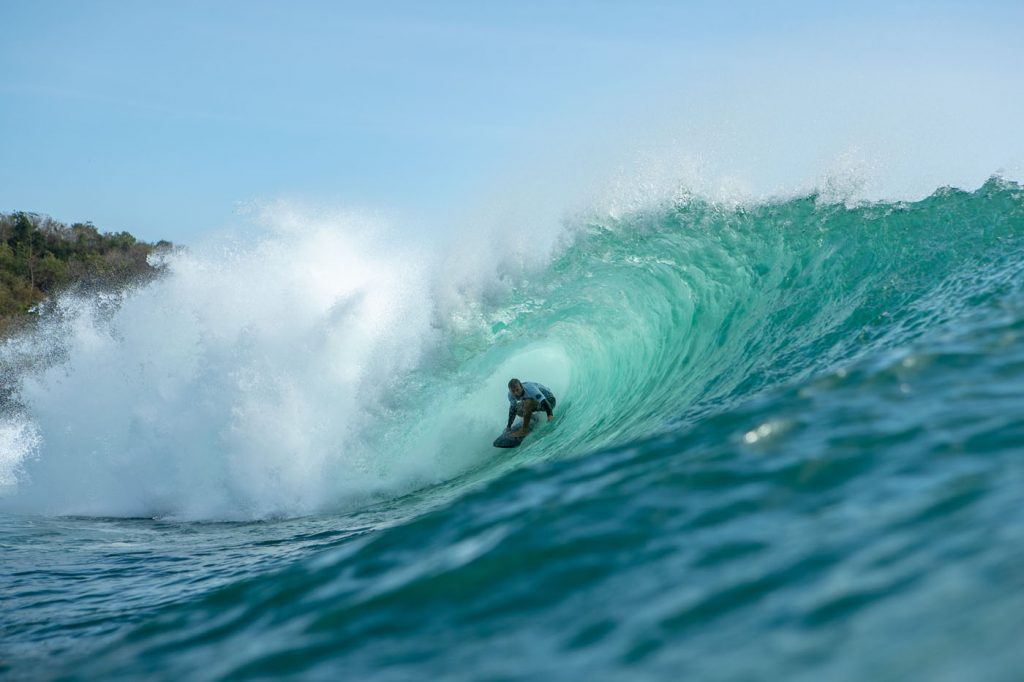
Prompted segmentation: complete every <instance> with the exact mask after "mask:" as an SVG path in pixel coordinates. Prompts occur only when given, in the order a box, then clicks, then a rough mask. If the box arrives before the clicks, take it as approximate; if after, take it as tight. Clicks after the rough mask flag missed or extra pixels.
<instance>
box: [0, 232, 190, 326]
mask: <svg viewBox="0 0 1024 682" xmlns="http://www.w3.org/2000/svg"><path fill="white" fill-rule="evenodd" d="M164 248H171V244H170V242H166V241H160V242H157V243H156V244H149V243H146V242H140V241H138V240H136V239H135V237H133V236H132V235H130V234H128V233H127V232H118V233H116V234H110V233H100V232H99V231H98V230H97V229H96V228H95V227H93V225H92V224H91V223H75V224H73V225H71V226H70V227H68V226H67V225H64V224H63V223H59V222H57V221H55V220H53V219H51V218H49V217H46V216H40V215H37V214H35V213H10V214H2V213H0V333H4V332H7V331H10V330H11V329H12V328H13V327H16V326H18V325H19V324H20V323H21V322H23V321H24V320H25V319H26V317H27V314H28V312H29V311H30V310H31V309H32V307H33V306H36V305H38V304H39V303H40V302H42V301H43V300H45V299H46V298H47V297H49V296H51V295H53V294H54V293H56V292H58V291H60V290H62V289H65V288H67V287H69V286H72V285H75V284H80V283H81V284H86V285H90V286H100V287H112V286H114V287H116V286H124V285H126V284H129V283H131V282H137V281H144V280H147V279H150V278H152V277H153V276H154V275H156V273H157V269H156V268H155V267H153V266H152V265H150V264H149V262H148V260H147V256H149V254H150V253H152V252H153V251H154V250H156V249H164Z"/></svg>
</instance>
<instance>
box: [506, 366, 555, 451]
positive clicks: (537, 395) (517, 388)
mask: <svg viewBox="0 0 1024 682" xmlns="http://www.w3.org/2000/svg"><path fill="white" fill-rule="evenodd" d="M508 402H509V408H508V424H507V425H506V426H505V429H506V430H508V429H511V428H512V422H514V421H515V419H516V415H517V414H520V415H522V417H523V425H522V426H521V427H520V428H519V430H518V431H515V432H513V433H512V434H510V435H512V436H515V437H516V438H522V437H524V436H525V435H526V434H527V433H529V429H530V418H531V417H532V416H533V413H534V412H536V411H538V410H544V411H545V412H546V413H547V415H548V421H551V420H552V419H554V418H555V413H554V408H555V394H554V393H552V392H551V391H550V390H549V389H548V387H547V386H544V385H542V384H538V383H536V382H533V381H520V380H519V379H511V380H510V381H509V382H508Z"/></svg>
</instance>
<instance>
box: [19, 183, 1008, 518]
mask: <svg viewBox="0 0 1024 682" xmlns="http://www.w3.org/2000/svg"><path fill="white" fill-rule="evenodd" d="M279 227H280V229H278V230H277V231H275V232H272V233H271V234H269V235H267V236H265V237H264V238H262V239H260V240H258V241H257V242H256V243H255V244H247V245H243V244H240V243H236V244H225V243H223V242H220V243H217V244H211V245H207V246H206V247H203V248H198V249H195V250H193V251H190V252H184V253H179V254H175V255H174V256H171V257H170V260H169V262H168V272H167V274H166V276H164V277H163V278H162V279H160V280H159V281H157V282H154V283H152V284H150V285H148V286H145V287H142V288H138V289H134V290H130V291H127V292H125V293H124V294H123V295H122V296H121V297H120V298H119V299H117V300H116V301H109V300H106V301H104V300H99V299H97V298H96V297H87V296H81V295H79V296H75V295H67V296H65V297H63V298H62V299H60V301H59V302H58V304H57V306H56V309H55V311H54V312H53V313H52V314H50V315H47V316H46V317H44V318H43V319H41V320H40V324H39V327H38V329H37V330H36V331H35V332H34V333H33V334H32V335H31V336H29V337H24V338H21V339H17V340H12V341H9V342H7V343H6V344H5V346H4V348H3V351H2V362H3V364H4V367H5V368H7V369H6V371H7V373H8V374H9V375H12V376H11V377H9V381H13V383H14V384H15V386H16V388H15V391H14V398H15V402H16V403H17V404H18V405H19V408H18V410H16V411H11V412H9V413H8V414H7V415H6V416H5V417H4V418H3V422H2V424H0V438H2V439H3V443H4V445H5V447H4V452H3V453H2V455H0V457H2V459H0V476H3V479H2V480H0V485H4V484H6V486H5V489H6V491H7V492H6V493H5V496H4V497H3V498H2V499H0V507H2V508H7V509H12V510H27V511H33V512H41V513H49V514H86V515H104V516H165V517H174V518H192V519H213V518H216V519H223V518H229V519H230V518H243V519H244V518H268V517H277V516H296V515H303V514H310V513H318V512H322V511H325V510H333V509H340V508H351V507H353V506H360V505H365V504H367V503H369V502H371V501H374V500H379V499H382V498H391V497H395V496H398V495H401V494H403V493H406V492H409V491H412V490H416V489H419V488H423V487H424V486H430V485H433V484H437V483H441V482H445V481H449V482H451V481H453V480H454V481H456V483H455V485H456V487H459V486H463V485H471V484H473V483H474V482H476V481H479V480H480V479H481V478H489V477H494V476H498V475H501V474H502V472H504V471H507V470H508V469H509V468H512V467H518V466H522V465H524V464H529V463H531V462H536V461H542V460H547V459H550V458H556V457H570V456H578V455H581V454H585V453H587V452H592V451H595V450H597V449H601V448H605V447H609V446H612V445H620V446H621V445H623V444H628V443H629V442H631V441H634V440H636V439H640V438H646V437H650V436H652V435H655V434H658V433H662V432H665V431H671V430H679V429H684V428H687V427H688V426H689V425H692V424H694V423H697V422H699V421H701V420H703V419H705V418H707V417H708V416H709V415H712V414H715V413H719V412H722V411H724V410H728V409H730V408H731V407H733V406H735V405H737V404H739V403H742V402H744V401H747V400H750V399H751V398H753V397H754V396H757V395H760V394H763V393H764V392H765V391H768V390H770V389H772V388H775V387H778V386H780V385H785V384H792V383H796V382H800V381H802V380H804V379H806V378H808V377H811V376H814V375H817V374H820V373H822V372H826V371H834V370H836V369H837V368H842V367H845V366H847V365H849V364H851V363H853V362H854V361H856V360H857V359H858V358H863V357H865V356H868V355H871V354H875V355H877V354H879V353H881V354H885V353H889V352H898V349H899V348H900V347H901V346H902V345H904V344H907V343H909V342H910V341H912V340H913V339H914V338H916V337H917V336H919V335H921V334H924V333H927V332H928V331H929V330H936V329H941V328H943V326H944V325H946V326H948V325H950V324H955V322H956V320H957V319H960V318H962V317H963V316H964V315H967V314H969V313H970V310H971V306H972V297H973V296H976V295H978V294H977V292H978V291H984V290H988V289H986V287H987V288H989V289H991V288H992V287H998V286H1003V285H1004V284H1005V282H1007V281H1008V280H1010V279H1012V277H1013V276H1014V275H1013V273H1014V272H1016V271H1015V270H1014V268H1015V267H1016V265H1015V264H1016V263H1019V262H1021V261H1022V259H1021V255H1022V251H1021V249H1022V242H1021V239H1022V235H1024V192H1022V189H1021V187H1020V186H1019V185H1017V184H1015V183H1012V182H1008V181H1004V180H1000V179H998V178H993V179H992V180H990V181H989V182H987V183H986V184H985V185H983V186H982V187H981V188H979V189H978V190H976V191H973V192H967V191H961V190H956V189H951V188H943V189H940V190H938V191H936V192H935V193H934V194H932V195H931V196H929V197H927V198H925V199H923V200H921V201H916V202H875V203H864V204H858V205H846V204H843V203H839V202H835V201H832V200H829V199H828V198H826V197H824V196H822V195H817V194H811V195H808V196H802V197H796V198H791V199H786V200H777V201H769V202H764V203H759V204H750V205H745V206H735V205H723V204H721V203H715V202H711V201H707V200H703V199H700V198H697V197H682V198H676V199H675V200H673V201H669V202H663V203H660V204H655V205H649V206H648V207H646V208H644V209H642V210H636V211H633V212H630V213H629V214H627V215H623V216H615V217H609V216H607V215H604V216H595V215H591V216H582V217H577V218H575V219H573V220H570V221H568V222H567V223H566V225H565V226H564V231H563V232H562V233H561V236H560V239H561V241H558V240H555V239H551V240H549V241H548V242H547V243H545V244H543V245H541V246H539V247H536V248H534V247H531V246H528V245H527V246H523V245H522V244H513V245H512V248H504V247H505V246H506V245H505V244H498V245H495V244H493V243H492V244H490V246H489V248H487V249H482V250H477V251H473V250H471V249H470V250H467V249H466V248H463V249H459V250H454V249H453V250H449V251H448V252H447V253H442V254H441V255H440V256H439V257H436V258H435V257H433V256H428V255H425V254H424V253H422V252H417V251H416V250H415V249H413V248H411V247H409V246H407V245H401V244H399V243H397V242H396V241H395V240H393V239H392V240H388V239H383V238H379V237H375V236H373V235H372V234H370V233H368V232H367V231H366V230H365V229H362V228H361V227H360V226H359V225H357V224H355V223H354V222H353V221H352V220H350V219H346V220H326V221H323V220H321V221H317V220H306V219H300V220H291V221H284V223H283V224H282V225H280V226H279ZM467 253H469V254H470V255H469V256H467ZM496 254H499V255H496ZM979 287H980V288H979ZM26 357H30V358H33V359H34V360H33V364H32V367H31V369H23V368H22V367H23V366H24V361H23V359H24V358H26ZM16 368H17V369H16ZM510 376H519V377H521V378H523V379H530V380H537V381H542V382H543V383H545V384H547V385H548V386H550V387H551V388H552V389H553V390H554V392H555V394H556V395H557V396H558V399H559V400H558V402H559V409H558V416H557V419H556V421H555V423H554V424H552V425H551V426H548V427H545V429H543V430H542V431H541V432H540V433H539V434H538V435H537V436H535V437H532V438H531V441H532V442H530V441H528V442H527V444H526V445H524V447H522V448H520V449H519V450H518V451H515V453H514V454H513V455H511V456H506V455H504V454H503V455H501V456H498V455H496V454H495V451H494V450H493V449H492V448H491V447H490V441H491V440H492V439H493V437H494V435H496V432H497V431H499V430H500V428H501V427H502V426H503V424H504V419H505V402H504V385H505V382H506V381H507V380H508V378H509V377H510Z"/></svg>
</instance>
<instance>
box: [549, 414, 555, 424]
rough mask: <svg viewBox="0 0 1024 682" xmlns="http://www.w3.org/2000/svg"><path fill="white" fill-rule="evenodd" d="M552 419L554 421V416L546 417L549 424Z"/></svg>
mask: <svg viewBox="0 0 1024 682" xmlns="http://www.w3.org/2000/svg"><path fill="white" fill-rule="evenodd" d="M554 419H555V415H553V414H549V415H548V421H549V422H550V421H554Z"/></svg>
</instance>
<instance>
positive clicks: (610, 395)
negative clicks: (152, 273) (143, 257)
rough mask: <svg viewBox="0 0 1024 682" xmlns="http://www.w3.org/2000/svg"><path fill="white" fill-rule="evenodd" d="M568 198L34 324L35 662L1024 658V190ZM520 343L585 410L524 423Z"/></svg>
mask: <svg viewBox="0 0 1024 682" xmlns="http://www.w3.org/2000/svg"><path fill="white" fill-rule="evenodd" d="M569 223H570V224H567V225H566V227H565V230H564V233H563V234H562V235H561V237H560V239H559V240H558V241H557V242H554V243H552V244H550V245H548V246H549V248H547V250H545V251H544V252H543V254H542V256H540V257H532V258H528V257H526V256H527V255H529V254H526V255H524V256H523V258H522V259H520V260H519V261H517V260H516V259H515V258H513V259H511V260H510V261H508V262H506V263H505V265H502V266H500V267H495V268H494V269H493V270H491V271H488V272H487V273H486V276H484V275H481V274H479V273H476V275H473V272H474V271H473V268H472V267H469V266H470V265H474V264H476V265H479V264H480V263H482V262H490V260H491V259H488V258H479V259H477V260H476V261H474V257H473V250H472V248H471V245H467V247H466V251H465V253H455V254H450V259H449V260H448V261H445V262H442V263H441V264H436V263H433V262H428V261H427V259H425V258H420V257H417V254H416V253H415V252H409V251H408V250H403V249H401V248H393V249H388V248H383V247H381V246H380V245H379V244H377V243H376V242H374V241H373V239H372V238H370V237H366V238H365V239H364V238H363V237H356V236H353V235H352V234H350V233H349V232H347V231H346V230H343V229H336V228H333V227H324V226H320V227H311V228H309V229H306V230H303V231H300V232H294V231H293V232H287V231H286V232H282V233H278V234H274V235H270V236H267V237H266V238H265V239H263V240H262V241H258V242H257V243H255V244H244V245H243V244H239V245H237V247H238V248H229V247H227V246H223V247H222V248H221V249H219V250H218V249H206V250H203V249H195V250H191V251H182V252H179V253H177V254H172V255H171V256H168V262H167V263H165V265H164V267H165V273H164V275H163V276H161V277H160V278H159V279H158V280H157V281H155V282H152V283H150V284H148V285H146V286H140V287H137V288H132V289H128V290H126V291H124V292H121V293H119V294H110V293H108V294H98V293H95V292H91V293H90V292H86V291H78V292H70V293H68V294H67V295H66V296H64V297H62V298H61V299H60V300H58V301H55V302H54V303H53V305H51V306H49V307H48V308H47V309H46V310H45V311H43V312H42V314H41V315H40V316H39V319H38V323H37V325H36V326H35V329H34V330H33V331H31V332H30V333H28V334H25V335H22V336H19V337H17V338H13V339H10V340H8V341H6V342H5V343H4V345H3V346H2V350H0V363H2V370H3V381H4V385H5V387H6V390H7V398H6V399H5V402H4V406H3V414H2V417H0V557H2V560H0V604H2V611H0V613H2V615H0V677H2V678H4V679H11V680H34V679H67V680H79V679H81V680H96V679H132V680H135V679H153V680H182V679H189V680H207V679H269V678H292V679H317V680H319V679H351V680H432V679H445V680H536V679H566V680H578V679H581V678H584V677H586V678H590V679H599V680H638V679H644V680H646V679H659V680H660V679H663V680H683V679H692V680H708V681H715V680H723V681H724V680H807V681H812V680H814V681H816V680H822V679H828V680H850V681H854V680H856V681H861V680H928V681H941V680H949V681H961V680H989V681H1001V680H1005V681H1007V682H1009V681H1012V680H1020V679H1022V675H1024V673H1022V671H1024V648H1022V647H1021V646H1020V642H1021V641H1024V188H1022V187H1021V186H1020V185H1017V184H1015V183H1013V182H1010V181H1005V180H1001V179H998V178H993V179H991V180H989V181H988V182H986V183H985V184H984V185H983V186H981V187H980V188H977V189H975V190H974V191H964V190H959V189H950V188H940V189H937V190H936V191H935V192H934V193H933V194H932V195H931V196H928V197H927V198H924V199H922V200H919V201H913V202H866V203H855V204H854V203H843V202H835V201H831V200H827V199H825V198H823V197H821V196H818V195H813V194H812V195H809V196H798V197H794V198H788V199H779V200H774V201H766V202H762V203H756V204H746V205H721V204H718V203H714V202H709V201H704V200H701V199H698V198H694V197H679V198H676V199H675V200H673V201H667V202H662V203H656V204H652V205H650V206H648V207H647V208H645V209H642V210H635V211H633V212H630V213H625V214H617V215H615V216H607V215H586V216H581V217H578V218H573V219H572V220H570V221H569ZM534 256H536V254H534ZM481 267H482V266H481ZM439 273H442V274H441V275H439ZM470 275H473V276H470ZM512 376H518V377H520V378H522V379H525V380H533V381H540V382H542V383H545V384H546V385H548V386H549V387H551V389H552V390H553V391H554V392H555V394H556V395H557V397H558V407H557V409H556V418H555V419H554V421H552V422H551V423H550V424H544V425H543V426H542V427H541V428H540V429H538V430H537V431H536V432H535V433H534V434H532V435H531V436H530V437H529V438H528V439H527V440H526V442H525V443H524V445H523V446H522V447H520V448H518V449H516V450H498V449H495V448H493V447H491V441H492V440H493V439H494V437H495V436H497V435H498V433H500V431H501V429H502V428H503V427H504V422H505V416H506V409H507V402H506V399H505V389H504V385H505V382H506V381H507V380H508V379H509V378H510V377H512Z"/></svg>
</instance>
